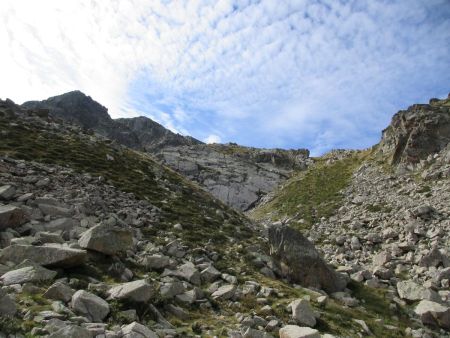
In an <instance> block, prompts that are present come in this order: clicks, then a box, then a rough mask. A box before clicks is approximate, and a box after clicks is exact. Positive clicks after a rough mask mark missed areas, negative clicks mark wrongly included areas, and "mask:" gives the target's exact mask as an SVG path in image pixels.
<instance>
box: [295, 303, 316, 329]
mask: <svg viewBox="0 0 450 338" xmlns="http://www.w3.org/2000/svg"><path fill="white" fill-rule="evenodd" d="M291 308H292V318H293V319H294V320H295V322H296V323H297V324H299V325H305V326H309V327H314V326H315V325H316V317H315V314H314V312H313V310H312V309H311V306H310V305H309V302H308V301H307V300H305V299H297V300H294V301H293V302H292V303H291Z"/></svg>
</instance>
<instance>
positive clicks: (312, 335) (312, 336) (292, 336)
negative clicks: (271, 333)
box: [279, 325, 320, 338]
mask: <svg viewBox="0 0 450 338" xmlns="http://www.w3.org/2000/svg"><path fill="white" fill-rule="evenodd" d="M279 334H280V338H320V334H319V331H317V330H315V329H311V328H310V327H302V326H297V325H286V326H284V327H282V328H281V329H280V332H279Z"/></svg>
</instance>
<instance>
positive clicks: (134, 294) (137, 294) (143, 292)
mask: <svg viewBox="0 0 450 338" xmlns="http://www.w3.org/2000/svg"><path fill="white" fill-rule="evenodd" d="M108 296H109V298H110V299H119V300H124V301H127V302H136V303H146V302H148V301H149V300H150V299H152V298H153V297H154V296H155V289H154V287H153V286H152V285H150V284H149V283H148V282H147V281H146V280H144V279H141V280H136V281H133V282H128V283H124V284H120V285H117V286H114V287H112V288H111V289H109V291H108Z"/></svg>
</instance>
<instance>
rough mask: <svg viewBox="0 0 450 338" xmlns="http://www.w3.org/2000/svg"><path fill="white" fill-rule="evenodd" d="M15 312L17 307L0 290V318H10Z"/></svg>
mask: <svg viewBox="0 0 450 338" xmlns="http://www.w3.org/2000/svg"><path fill="white" fill-rule="evenodd" d="M16 312H17V306H16V303H15V302H14V300H13V299H12V298H11V297H10V296H9V295H8V294H7V293H6V291H5V290H3V289H1V288H0V316H2V317H3V316H4V317H12V316H14V315H15V314H16Z"/></svg>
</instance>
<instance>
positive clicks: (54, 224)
mask: <svg viewBox="0 0 450 338" xmlns="http://www.w3.org/2000/svg"><path fill="white" fill-rule="evenodd" d="M77 225H78V223H77V222H76V221H75V220H74V219H72V218H67V217H63V218H57V219H54V220H52V221H50V222H48V223H45V224H44V229H45V230H46V231H58V230H62V231H69V230H72V229H73V228H75V227H76V226H77Z"/></svg>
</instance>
